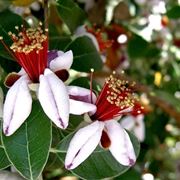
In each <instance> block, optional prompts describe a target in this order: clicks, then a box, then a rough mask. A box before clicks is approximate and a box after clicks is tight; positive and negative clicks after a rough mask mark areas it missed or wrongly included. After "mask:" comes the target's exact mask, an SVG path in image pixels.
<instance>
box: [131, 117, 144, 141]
mask: <svg viewBox="0 0 180 180" xmlns="http://www.w3.org/2000/svg"><path fill="white" fill-rule="evenodd" d="M134 120H135V126H134V129H133V130H134V134H135V136H136V137H137V138H138V139H139V141H141V142H142V141H144V138H145V125H144V115H143V114H140V115H138V116H136V117H135V119H134Z"/></svg>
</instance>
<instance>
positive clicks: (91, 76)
mask: <svg viewBox="0 0 180 180" xmlns="http://www.w3.org/2000/svg"><path fill="white" fill-rule="evenodd" d="M93 73H94V69H91V75H90V98H91V103H93V97H92V91H93V90H92V88H93V87H92V80H93Z"/></svg>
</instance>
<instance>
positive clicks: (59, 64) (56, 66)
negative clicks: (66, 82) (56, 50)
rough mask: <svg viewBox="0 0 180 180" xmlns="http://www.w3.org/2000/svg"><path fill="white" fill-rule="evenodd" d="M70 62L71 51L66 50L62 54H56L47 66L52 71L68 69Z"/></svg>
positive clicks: (71, 61)
mask: <svg viewBox="0 0 180 180" xmlns="http://www.w3.org/2000/svg"><path fill="white" fill-rule="evenodd" d="M72 63H73V53H72V51H67V52H65V53H63V54H62V55H60V56H58V57H57V58H55V59H53V60H52V61H51V62H50V65H49V67H50V69H51V70H52V71H54V72H55V71H57V70H61V69H66V70H68V69H70V67H71V65H72Z"/></svg>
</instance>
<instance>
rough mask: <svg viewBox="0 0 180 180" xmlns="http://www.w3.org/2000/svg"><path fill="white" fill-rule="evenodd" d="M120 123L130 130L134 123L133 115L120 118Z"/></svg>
mask: <svg viewBox="0 0 180 180" xmlns="http://www.w3.org/2000/svg"><path fill="white" fill-rule="evenodd" d="M120 124H121V126H122V127H123V128H125V129H127V130H132V129H133V128H134V125H135V119H134V116H126V117H124V118H122V119H121V120H120Z"/></svg>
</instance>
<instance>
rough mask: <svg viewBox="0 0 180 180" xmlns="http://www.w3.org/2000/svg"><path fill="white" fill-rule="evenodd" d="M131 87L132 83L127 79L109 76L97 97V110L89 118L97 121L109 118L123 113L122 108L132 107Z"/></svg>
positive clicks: (133, 99)
mask: <svg viewBox="0 0 180 180" xmlns="http://www.w3.org/2000/svg"><path fill="white" fill-rule="evenodd" d="M133 87H134V83H132V84H129V82H128V81H125V80H122V81H121V80H119V79H117V78H115V77H113V76H110V77H109V78H108V79H107V80H106V83H105V85H104V87H103V89H102V90H101V93H100V95H99V97H98V98H97V101H96V106H97V111H96V113H95V114H94V115H93V116H92V117H91V118H92V119H94V120H95V119H97V120H99V121H106V120H110V119H113V118H114V117H116V116H119V115H121V114H123V110H126V109H128V108H130V107H133V106H134V102H135V97H134V96H133Z"/></svg>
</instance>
